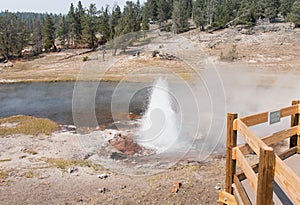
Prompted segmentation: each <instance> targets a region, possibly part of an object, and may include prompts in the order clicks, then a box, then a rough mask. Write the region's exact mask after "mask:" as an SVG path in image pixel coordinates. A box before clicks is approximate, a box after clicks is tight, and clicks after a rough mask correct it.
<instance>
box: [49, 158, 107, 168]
mask: <svg viewBox="0 0 300 205" xmlns="http://www.w3.org/2000/svg"><path fill="white" fill-rule="evenodd" d="M43 161H45V162H47V163H48V164H50V165H52V166H54V167H57V168H59V169H62V170H64V171H66V170H67V169H68V168H69V167H74V166H79V167H90V168H92V169H94V170H95V171H100V170H104V168H103V167H102V166H101V165H99V164H95V163H93V162H92V161H90V160H73V159H62V158H45V159H43Z"/></svg>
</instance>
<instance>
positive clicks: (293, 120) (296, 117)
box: [290, 100, 300, 148]
mask: <svg viewBox="0 0 300 205" xmlns="http://www.w3.org/2000/svg"><path fill="white" fill-rule="evenodd" d="M299 103H300V101H299V100H293V101H292V105H297V106H299ZM296 125H299V113H297V114H293V115H291V127H293V126H296ZM297 143H298V135H296V134H295V135H294V136H292V137H291V138H290V148H292V147H295V146H297Z"/></svg>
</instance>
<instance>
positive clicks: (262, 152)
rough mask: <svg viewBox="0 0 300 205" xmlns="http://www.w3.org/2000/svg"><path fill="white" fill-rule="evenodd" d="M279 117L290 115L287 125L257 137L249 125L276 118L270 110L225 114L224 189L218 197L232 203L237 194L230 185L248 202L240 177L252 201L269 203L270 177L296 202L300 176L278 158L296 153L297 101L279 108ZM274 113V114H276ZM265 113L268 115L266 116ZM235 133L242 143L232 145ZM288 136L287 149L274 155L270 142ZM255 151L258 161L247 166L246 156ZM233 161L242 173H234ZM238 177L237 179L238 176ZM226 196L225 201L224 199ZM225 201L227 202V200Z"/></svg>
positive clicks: (299, 106)
mask: <svg viewBox="0 0 300 205" xmlns="http://www.w3.org/2000/svg"><path fill="white" fill-rule="evenodd" d="M278 111H280V118H283V117H288V116H291V127H290V128H288V129H285V130H282V131H280V132H276V133H274V134H271V135H268V136H265V137H263V138H259V137H258V136H256V134H255V133H254V132H253V131H252V130H251V129H250V128H249V127H250V126H254V125H258V124H262V123H266V122H268V121H270V123H274V121H275V122H276V121H280V120H279V118H277V119H276V117H279V116H275V118H274V117H273V116H271V115H273V113H270V112H263V113H259V114H255V115H251V116H246V117H242V118H237V114H236V113H228V116H227V144H226V148H227V149H226V189H225V192H222V193H221V194H220V199H223V200H221V201H222V202H223V203H226V200H227V199H230V200H229V201H230V204H234V203H235V202H234V201H235V200H237V196H236V195H235V196H233V189H232V184H233V183H235V184H236V187H235V188H234V189H235V190H236V191H237V192H239V196H240V197H241V200H242V201H243V202H244V203H245V204H251V202H250V200H249V197H248V196H247V194H246V192H245V190H244V188H243V186H242V184H241V181H240V180H244V179H246V178H247V180H248V182H249V184H250V186H251V187H252V189H253V190H254V192H255V193H256V195H257V196H256V204H258V205H265V204H270V205H271V204H272V203H273V191H274V178H275V179H276V181H277V182H278V184H280V186H281V188H282V189H283V190H285V192H286V193H287V195H288V196H289V197H290V199H291V200H292V201H293V202H294V203H296V204H299V205H300V195H299V188H298V187H299V186H300V178H299V176H297V174H296V173H295V172H294V171H293V170H292V169H291V168H290V167H288V166H287V165H286V164H285V163H284V162H283V161H282V159H280V157H282V158H286V157H288V156H291V155H292V154H295V153H296V152H297V151H298V153H299V152H300V137H299V135H300V123H299V121H300V101H293V102H292V106H289V107H285V108H282V109H280V110H278ZM277 113H278V112H275V113H274V114H276V115H277ZM269 116H271V117H272V118H271V119H269ZM237 133H239V134H240V135H241V136H242V137H243V139H244V140H245V142H246V144H244V145H240V146H236V140H237ZM287 138H290V149H289V150H287V151H286V152H284V153H283V154H282V155H280V157H279V156H277V155H276V154H275V153H274V149H273V148H272V147H270V145H273V144H276V143H278V142H280V141H282V140H285V139H287ZM253 151H254V152H255V153H256V155H257V156H258V157H259V163H257V164H256V165H255V166H253V167H251V166H250V164H249V163H248V161H247V159H246V156H245V155H247V154H249V153H251V152H253ZM236 163H237V164H238V165H239V167H240V168H241V169H242V171H243V172H242V174H236ZM240 177H241V178H240ZM225 199H226V200H225ZM229 201H228V202H229Z"/></svg>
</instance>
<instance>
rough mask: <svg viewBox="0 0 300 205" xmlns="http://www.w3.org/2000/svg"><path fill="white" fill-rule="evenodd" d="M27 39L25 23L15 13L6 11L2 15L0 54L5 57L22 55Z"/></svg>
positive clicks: (0, 18)
mask: <svg viewBox="0 0 300 205" xmlns="http://www.w3.org/2000/svg"><path fill="white" fill-rule="evenodd" d="M27 41H28V32H27V29H26V28H25V24H24V23H23V22H22V21H21V20H19V19H18V17H17V16H16V15H15V14H13V13H10V12H8V11H5V12H4V14H3V15H2V16H0V54H1V55H2V56H3V57H4V58H5V59H9V57H10V56H12V55H16V56H21V51H22V50H23V47H24V46H25V45H26V43H27Z"/></svg>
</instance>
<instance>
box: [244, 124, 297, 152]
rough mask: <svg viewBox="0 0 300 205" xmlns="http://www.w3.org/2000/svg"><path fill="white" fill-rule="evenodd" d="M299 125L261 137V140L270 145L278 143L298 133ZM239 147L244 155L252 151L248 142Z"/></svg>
mask: <svg viewBox="0 0 300 205" xmlns="http://www.w3.org/2000/svg"><path fill="white" fill-rule="evenodd" d="M298 130H299V127H298V126H294V127H291V128H288V129H286V130H283V131H280V132H277V133H274V134H272V135H269V136H266V137H264V138H261V140H262V141H263V142H264V143H265V144H266V145H268V146H270V145H273V144H276V143H278V142H280V141H282V140H285V139H287V138H289V137H291V136H293V135H295V134H297V133H298ZM238 147H239V149H240V150H241V151H242V153H243V154H244V155H246V154H249V153H251V152H252V149H251V147H250V146H249V145H248V144H244V145H240V146H238Z"/></svg>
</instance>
